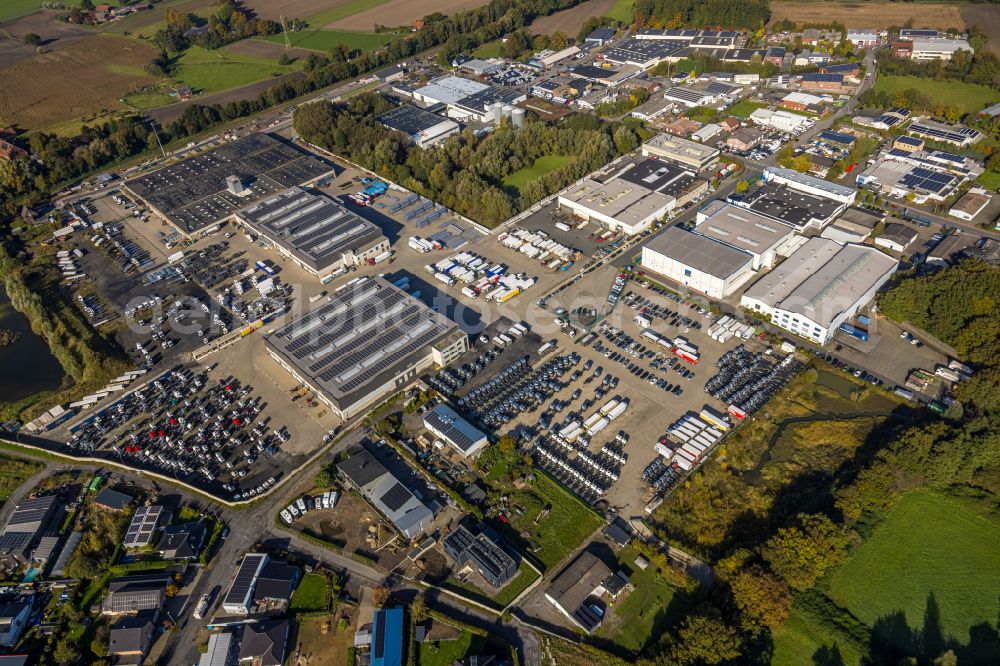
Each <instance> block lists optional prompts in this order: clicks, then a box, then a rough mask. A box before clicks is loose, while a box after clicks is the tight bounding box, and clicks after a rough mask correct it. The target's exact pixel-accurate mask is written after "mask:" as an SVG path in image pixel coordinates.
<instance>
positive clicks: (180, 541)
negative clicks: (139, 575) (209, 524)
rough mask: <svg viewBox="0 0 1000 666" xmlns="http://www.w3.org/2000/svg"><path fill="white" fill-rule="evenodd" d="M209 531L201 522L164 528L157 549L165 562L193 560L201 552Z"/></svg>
mask: <svg viewBox="0 0 1000 666" xmlns="http://www.w3.org/2000/svg"><path fill="white" fill-rule="evenodd" d="M207 531H208V530H207V528H206V527H205V525H204V523H199V522H189V523H183V524H181V525H170V526H168V527H166V528H164V530H163V536H162V537H161V538H160V542H159V543H158V544H157V546H156V549H157V551H158V552H159V553H160V557H162V558H163V559H165V560H193V559H195V558H197V557H198V553H200V552H201V548H202V546H203V545H204V543H205V534H206V532H207Z"/></svg>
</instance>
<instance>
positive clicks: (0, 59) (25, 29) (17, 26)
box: [0, 10, 94, 67]
mask: <svg viewBox="0 0 1000 666" xmlns="http://www.w3.org/2000/svg"><path fill="white" fill-rule="evenodd" d="M62 13H63V12H56V11H45V10H43V11H37V12H34V13H32V14H27V15H25V16H20V17H18V18H15V19H11V20H10V21H4V22H3V23H0V67H9V66H10V65H13V64H16V63H19V62H21V61H22V60H27V59H28V58H31V57H32V56H34V55H36V53H37V52H36V51H35V47H34V46H28V45H27V44H25V43H24V36H25V35H27V34H28V33H31V32H33V33H35V34H36V35H38V36H39V37H41V38H42V48H43V50H45V51H52V50H54V49H58V48H62V47H64V46H67V45H69V44H72V43H73V42H75V41H79V40H81V39H83V38H84V37H89V36H90V35H93V34H94V33H93V31H92V30H91V29H89V28H85V27H83V26H82V25H73V24H72V23H66V22H64V21H60V20H59V18H58V17H59V16H60V15H61V14H62Z"/></svg>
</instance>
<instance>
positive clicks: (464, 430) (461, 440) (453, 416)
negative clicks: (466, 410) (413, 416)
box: [424, 405, 488, 458]
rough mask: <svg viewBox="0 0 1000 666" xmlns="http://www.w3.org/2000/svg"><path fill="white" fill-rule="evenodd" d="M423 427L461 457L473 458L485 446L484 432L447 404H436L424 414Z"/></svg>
mask: <svg viewBox="0 0 1000 666" xmlns="http://www.w3.org/2000/svg"><path fill="white" fill-rule="evenodd" d="M424 427H425V428H427V430H429V431H430V432H432V433H434V435H435V436H437V437H438V438H440V439H441V441H443V442H444V443H445V444H447V445H448V446H450V447H451V448H453V449H455V451H457V452H458V453H459V454H461V455H462V457H463V458H473V457H475V456H476V455H478V454H479V452H480V451H482V450H483V448H485V447H486V444H487V443H488V442H487V439H486V434H485V433H483V432H482V431H480V430H479V429H477V428H476V427H475V426H474V425H472V424H471V423H469V422H468V421H466V420H465V419H463V418H462V417H461V416H460V415H459V414H458V412H456V411H455V410H454V409H452V408H451V407H449V406H448V405H438V406H437V407H435V408H434V409H432V410H430V411H429V412H427V413H426V414H425V415H424Z"/></svg>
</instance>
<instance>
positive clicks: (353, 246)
mask: <svg viewBox="0 0 1000 666" xmlns="http://www.w3.org/2000/svg"><path fill="white" fill-rule="evenodd" d="M236 220H237V221H238V222H239V223H240V224H243V225H244V226H246V227H248V228H249V229H250V230H252V231H253V232H254V233H255V234H257V235H258V236H260V237H261V238H264V239H266V240H268V241H269V242H270V243H271V244H272V245H273V246H274V247H275V248H276V249H277V250H278V252H280V253H281V254H282V255H283V256H285V257H288V258H289V259H291V260H292V261H293V262H295V263H296V264H297V265H298V266H299V267H301V268H302V269H303V270H304V271H306V272H308V273H310V274H312V275H314V276H316V277H317V278H320V279H321V280H322V279H323V278H325V277H326V276H328V275H330V274H331V273H333V272H334V271H336V270H337V269H339V268H342V267H344V266H357V265H359V264H362V263H364V261H365V260H366V259H369V258H374V257H377V256H378V255H379V254H381V253H383V252H386V251H388V249H389V239H387V238H386V237H385V236H384V235H382V230H381V229H379V228H378V227H377V226H376V225H374V224H372V223H371V222H369V221H368V220H366V219H364V218H363V217H359V216H358V215H356V214H355V213H352V212H351V211H349V210H347V209H346V208H344V207H343V206H341V205H340V204H339V203H336V202H335V201H333V200H332V199H329V198H327V197H325V196H322V195H319V194H310V193H309V192H306V191H305V190H302V189H300V188H298V187H293V188H291V189H288V190H285V191H284V192H281V193H280V194H277V195H275V196H273V197H269V198H267V199H264V200H262V201H258V202H257V203H255V204H253V205H252V206H250V207H248V208H244V209H243V210H241V211H239V212H237V213H236Z"/></svg>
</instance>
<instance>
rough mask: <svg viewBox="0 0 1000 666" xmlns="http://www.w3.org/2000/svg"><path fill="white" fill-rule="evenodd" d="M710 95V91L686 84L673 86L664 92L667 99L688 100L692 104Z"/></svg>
mask: <svg viewBox="0 0 1000 666" xmlns="http://www.w3.org/2000/svg"><path fill="white" fill-rule="evenodd" d="M712 96H713V94H712V93H709V92H706V91H704V90H695V89H693V88H688V87H686V86H674V87H672V88H671V89H670V90H668V91H667V92H666V93H664V97H666V98H667V99H676V100H680V101H682V102H690V103H692V104H701V103H702V102H704V101H705V100H707V99H709V98H711V97H712Z"/></svg>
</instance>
